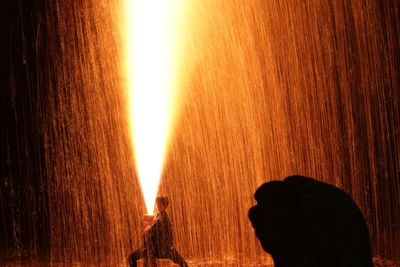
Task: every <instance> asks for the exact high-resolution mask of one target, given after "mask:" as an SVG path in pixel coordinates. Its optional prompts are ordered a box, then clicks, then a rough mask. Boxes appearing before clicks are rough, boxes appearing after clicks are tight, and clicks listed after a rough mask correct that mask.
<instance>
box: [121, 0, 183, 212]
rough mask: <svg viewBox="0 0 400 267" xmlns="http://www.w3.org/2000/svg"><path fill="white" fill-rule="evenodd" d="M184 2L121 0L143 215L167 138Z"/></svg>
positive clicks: (151, 198) (156, 182) (152, 199)
mask: <svg viewBox="0 0 400 267" xmlns="http://www.w3.org/2000/svg"><path fill="white" fill-rule="evenodd" d="M184 1H185V0H125V5H124V12H125V21H126V25H125V29H124V31H125V34H124V37H125V53H124V60H125V66H124V67H125V75H126V83H127V84H126V87H127V97H128V101H129V103H128V107H129V120H130V124H131V136H132V139H133V142H132V143H133V148H134V153H135V161H136V168H137V172H138V176H139V179H140V184H141V186H142V190H143V195H144V199H145V203H146V207H147V212H148V213H149V214H152V213H153V208H154V203H155V198H156V195H157V191H158V186H159V183H160V178H161V175H162V170H163V164H164V161H165V157H166V152H167V146H168V140H169V139H170V136H171V130H172V127H173V121H174V116H175V115H176V109H177V108H176V98H177V95H178V91H179V90H180V88H179V83H178V81H179V79H178V71H177V69H178V66H179V64H180V59H181V56H182V55H181V53H182V52H181V50H180V49H179V46H180V42H179V40H180V27H181V26H180V25H182V23H181V19H182V14H183V12H182V11H183V7H184Z"/></svg>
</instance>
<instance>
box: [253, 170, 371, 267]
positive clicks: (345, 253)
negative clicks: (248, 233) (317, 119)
mask: <svg viewBox="0 0 400 267" xmlns="http://www.w3.org/2000/svg"><path fill="white" fill-rule="evenodd" d="M255 199H256V201H257V205H256V206H254V207H252V208H251V209H250V210H249V219H250V221H251V222H252V224H253V227H254V229H255V233H256V236H257V238H258V239H259V240H260V242H261V245H262V247H263V248H264V250H265V251H266V252H268V253H270V254H271V255H272V257H273V259H274V262H275V266H281V267H287V266H290V267H300V266H301V267H303V266H324V267H330V266H335V267H344V266H346V267H348V266H352V267H361V266H362V267H372V266H373V265H372V256H371V245H370V240H369V234H368V229H367V226H366V224H365V221H364V218H363V216H362V213H361V211H360V210H359V209H358V207H357V205H356V204H355V202H354V201H353V199H352V198H351V196H350V195H348V194H346V193H345V192H344V191H342V190H340V189H339V188H336V187H334V186H332V185H329V184H326V183H322V182H318V181H316V180H314V179H311V178H307V177H302V176H291V177H287V178H286V179H285V180H284V181H272V182H268V183H265V184H263V185H262V186H260V187H259V189H258V190H257V191H256V193H255Z"/></svg>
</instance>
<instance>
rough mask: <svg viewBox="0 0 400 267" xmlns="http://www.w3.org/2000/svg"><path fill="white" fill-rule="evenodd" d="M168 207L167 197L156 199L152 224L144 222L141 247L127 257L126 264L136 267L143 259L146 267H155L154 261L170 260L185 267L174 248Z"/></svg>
mask: <svg viewBox="0 0 400 267" xmlns="http://www.w3.org/2000/svg"><path fill="white" fill-rule="evenodd" d="M168 205H169V200H168V198H167V197H157V199H156V207H157V212H156V214H155V216H154V219H153V221H152V222H150V223H148V222H146V221H144V228H145V229H144V232H143V241H144V242H143V246H142V248H140V249H138V250H136V251H134V252H133V253H132V254H130V255H129V257H128V262H129V265H130V266H131V267H136V266H137V261H138V260H139V259H141V258H142V259H145V265H146V266H149V265H150V266H152V267H153V266H156V263H155V260H156V259H157V258H159V259H171V260H172V261H173V262H174V263H177V264H179V266H180V267H187V266H188V265H187V263H186V262H185V260H184V259H183V258H182V257H181V256H180V255H179V253H178V251H177V250H176V249H175V248H174V244H173V239H172V224H171V222H170V220H169V218H168V214H167V212H166V211H165V210H166V208H167V207H168Z"/></svg>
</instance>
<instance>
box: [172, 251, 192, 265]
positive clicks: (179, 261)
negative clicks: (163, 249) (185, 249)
mask: <svg viewBox="0 0 400 267" xmlns="http://www.w3.org/2000/svg"><path fill="white" fill-rule="evenodd" d="M170 257H171V258H170V259H171V260H172V261H173V262H174V263H177V264H179V266H180V267H188V265H187V263H186V261H185V260H184V259H183V258H182V257H181V255H179V253H178V251H177V250H176V249H175V248H172V249H171V256H170Z"/></svg>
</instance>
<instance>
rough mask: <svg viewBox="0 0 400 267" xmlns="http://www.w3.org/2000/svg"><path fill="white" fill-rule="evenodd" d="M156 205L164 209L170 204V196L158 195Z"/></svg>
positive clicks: (160, 209) (161, 209)
mask: <svg viewBox="0 0 400 267" xmlns="http://www.w3.org/2000/svg"><path fill="white" fill-rule="evenodd" d="M156 205H157V210H158V211H164V210H165V209H166V208H167V207H168V205H169V199H168V197H157V199H156Z"/></svg>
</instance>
